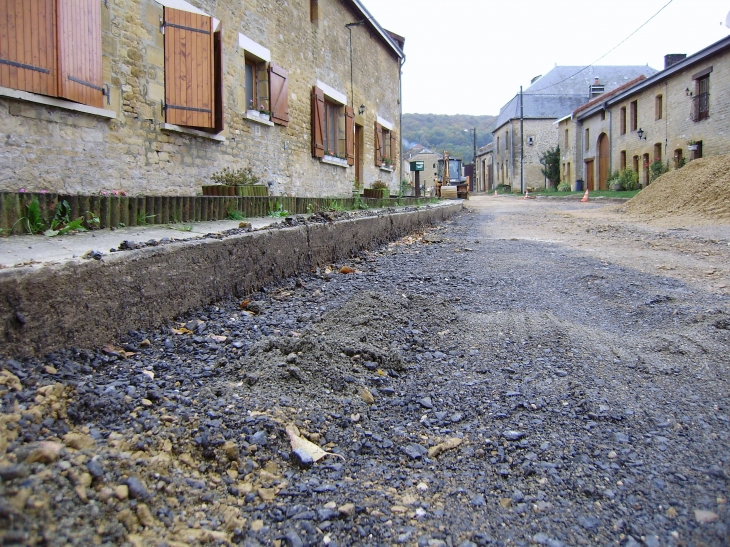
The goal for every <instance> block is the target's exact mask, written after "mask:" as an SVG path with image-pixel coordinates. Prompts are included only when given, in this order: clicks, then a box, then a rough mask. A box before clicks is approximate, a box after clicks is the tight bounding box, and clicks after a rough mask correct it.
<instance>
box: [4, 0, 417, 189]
mask: <svg viewBox="0 0 730 547" xmlns="http://www.w3.org/2000/svg"><path fill="white" fill-rule="evenodd" d="M191 2H192V3H188V2H186V1H184V0H115V1H114V2H103V1H100V0H78V1H76V2H73V3H71V2H60V1H59V0H28V1H27V2H24V3H20V2H16V3H12V2H11V3H6V4H7V9H8V10H10V11H9V12H8V13H7V14H6V15H7V16H6V17H3V19H2V20H0V36H2V40H0V128H2V129H1V130H0V133H2V144H0V190H1V191H17V190H18V189H19V188H25V189H26V190H27V191H41V190H48V191H51V192H58V193H66V194H92V193H97V192H100V191H105V190H123V191H125V192H126V193H127V194H130V195H138V194H148V195H149V194H157V195H179V196H190V195H195V194H196V193H199V192H200V188H201V185H203V184H209V179H210V175H211V174H212V173H214V172H216V171H219V170H220V169H222V168H223V167H231V168H240V167H247V166H250V167H251V168H252V170H253V172H254V174H256V175H257V176H259V178H260V179H261V181H263V182H265V183H266V184H268V185H269V188H270V191H271V192H272V193H273V194H275V195H297V196H304V197H306V196H347V195H350V194H351V191H352V187H353V182H354V181H355V179H358V180H359V181H361V182H363V183H364V184H365V185H368V184H369V183H372V182H373V181H375V180H383V181H386V182H387V183H388V184H389V185H390V186H391V188H392V190H393V191H396V190H397V187H398V180H399V177H398V173H397V171H398V169H397V167H396V166H398V165H399V162H398V156H399V155H400V144H399V143H400V140H399V139H398V137H397V134H398V133H399V126H400V115H401V106H400V78H401V65H402V63H403V62H404V61H405V55H404V53H403V43H404V39H403V38H402V37H399V36H398V35H395V34H392V33H390V32H388V31H386V30H384V29H383V28H382V27H381V26H380V25H379V24H378V23H377V21H375V20H374V19H373V18H372V16H371V15H370V13H369V12H368V11H367V9H366V8H365V6H364V5H363V4H362V2H361V1H360V0H289V1H287V2H281V1H280V0H249V1H247V2H236V1H234V0H218V1H215V0H191ZM24 4H28V5H29V6H25V7H26V8H28V7H29V9H25V10H24V9H23V5H24Z"/></svg>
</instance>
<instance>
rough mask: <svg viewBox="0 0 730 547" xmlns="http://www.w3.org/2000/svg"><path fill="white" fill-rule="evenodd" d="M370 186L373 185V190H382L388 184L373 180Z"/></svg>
mask: <svg viewBox="0 0 730 547" xmlns="http://www.w3.org/2000/svg"><path fill="white" fill-rule="evenodd" d="M372 187H373V190H382V189H384V188H387V187H388V185H387V184H385V183H384V182H383V181H382V180H376V181H375V182H373V186H372Z"/></svg>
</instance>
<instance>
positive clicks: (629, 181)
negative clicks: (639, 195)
mask: <svg viewBox="0 0 730 547" xmlns="http://www.w3.org/2000/svg"><path fill="white" fill-rule="evenodd" d="M618 180H619V182H620V183H621V188H623V189H624V190H628V191H632V190H638V189H639V173H637V172H636V171H634V170H633V169H632V168H631V167H627V168H626V169H623V170H622V171H619V173H618Z"/></svg>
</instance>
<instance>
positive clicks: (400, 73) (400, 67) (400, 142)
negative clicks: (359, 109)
mask: <svg viewBox="0 0 730 547" xmlns="http://www.w3.org/2000/svg"><path fill="white" fill-rule="evenodd" d="M405 62H406V55H405V53H404V54H403V59H401V62H400V63H399V65H398V109H399V116H398V133H399V134H398V150H399V153H398V160H399V161H398V164H399V165H398V195H400V191H401V188H400V185H401V181H402V180H403V65H404V64H405ZM419 184H420V182H419Z"/></svg>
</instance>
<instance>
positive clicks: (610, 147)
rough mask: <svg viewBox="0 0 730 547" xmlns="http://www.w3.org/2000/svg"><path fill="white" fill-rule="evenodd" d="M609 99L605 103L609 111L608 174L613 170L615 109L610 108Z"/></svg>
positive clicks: (604, 106)
mask: <svg viewBox="0 0 730 547" xmlns="http://www.w3.org/2000/svg"><path fill="white" fill-rule="evenodd" d="M607 107H608V101H606V102H605V103H603V109H604V110H605V111H607V112H608V176H609V177H610V176H611V173H612V172H613V111H611V110H609V109H608V108H607Z"/></svg>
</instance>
